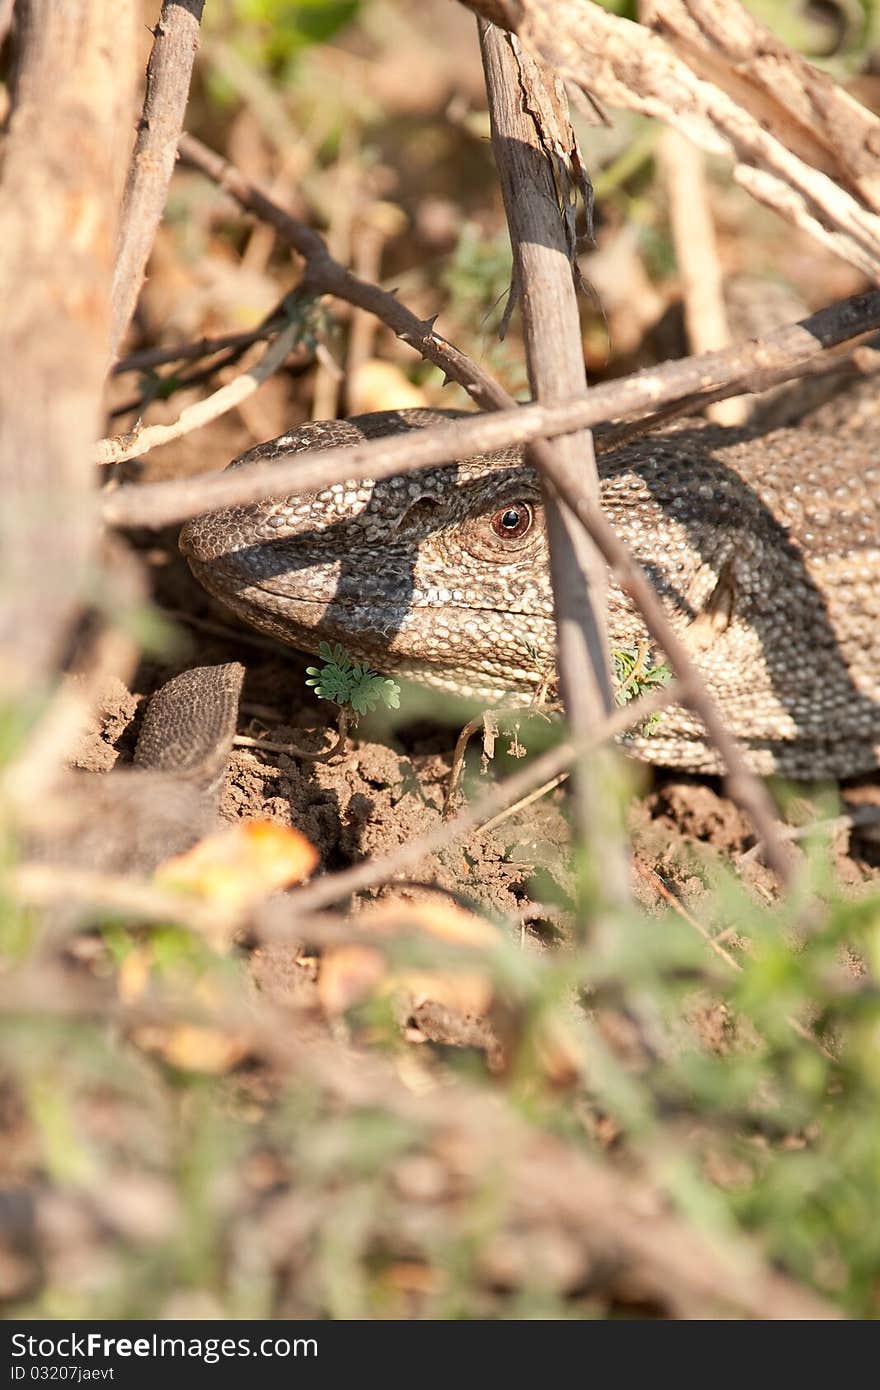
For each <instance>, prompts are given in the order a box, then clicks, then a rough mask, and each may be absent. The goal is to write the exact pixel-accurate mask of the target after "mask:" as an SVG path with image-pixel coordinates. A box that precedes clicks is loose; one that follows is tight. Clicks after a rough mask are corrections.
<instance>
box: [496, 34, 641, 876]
mask: <svg viewBox="0 0 880 1390" xmlns="http://www.w3.org/2000/svg"><path fill="white" fill-rule="evenodd" d="M478 25H479V33H480V48H481V52H482V58H483V71H484V74H485V79H486V91H487V94H488V97H489V114H490V118H491V122H492V148H493V151H494V154H495V164H496V167H497V169H498V174H499V177H500V180H501V189H502V193H503V195H504V208H505V212H506V215H507V225H508V228H509V232H510V242H511V246H512V248H513V288H515V290H516V294H517V298H518V299H519V301H520V304H521V311H522V320H523V332H524V338H525V347H526V359H527V364H528V371H529V381H530V384H531V387H532V394H533V396H534V397H535V399H536V400H544V401H548V402H553V401H559V400H565V399H566V398H568V397H571V396H575V395H577V394H579V393H581V392H584V391H586V386H587V378H586V371H585V369H584V353H583V345H582V343H581V330H580V318H579V314H578V306H577V292H576V286H575V280H574V276H573V273H572V272H573V267H574V265H575V264H576V262H575V247H574V244H573V228H572V227H570V226H569V224H568V223H567V221H566V216H567V215H570V220H571V221H573V207H572V205H571V204H570V203H569V187H568V185H570V184H572V183H573V177H572V172H571V168H570V165H571V163H572V162H574V161H579V153H578V149H577V141H576V139H575V136H574V132H573V131H572V129H571V125H570V122H569V120H568V105H567V102H566V99H565V92H564V90H563V88H562V86H561V84H560V83H558V82H555V80H554V78H553V76H552V74H551V73H547V72H546V71H542V70H541V69H540V68H539V66H538V65H537V64H536V63H534V62H533V61H532V60H531V59H528V58H527V55H525V54H523V52H522V50H521V49H520V48H519V45H518V44H517V42H516V39H515V38H513V37H512V36H511V35H509V34H505V33H502V32H501V31H500V30H498V29H496V28H494V26H492V25H490V24H486V23H485V22H484V21H478ZM560 136H562V137H563V138H562V139H560V138H559V137H560ZM556 146H561V148H562V149H563V150H564V155H560V154H559V153H558V152H557V149H556V148H555V147H556ZM560 185H562V187H560ZM587 196H589V190H587ZM513 288H512V290H511V297H512V296H513ZM527 452H528V455H529V457H530V459H531V461H533V462H534V463H535V464H536V465H537V467H538V474H539V477H540V479H541V486H542V492H543V495H544V513H545V517H546V525H547V541H548V550H549V563H550V582H551V589H552V593H553V609H554V616H555V619H556V634H557V637H556V645H557V669H558V674H559V690H560V694H561V696H562V702H563V705H564V707H565V712H566V715H567V718H568V722H569V726H570V728H571V731H572V734H573V736H574V737H575V738H579V737H582V736H583V735H585V734H586V733H587V732H588V730H590V729H594V728H595V727H596V725H597V724H598V723H599V722H600V720H601V719H602V718H603V716H607V715H608V713H609V711H610V710H611V708H612V705H613V698H612V693H611V679H610V675H609V671H608V632H607V627H606V618H605V602H606V600H605V595H606V589H607V573H606V569H605V565H604V563H603V560H602V556H601V555H600V554H599V552H598V550H597V549H596V547H595V545H594V544H593V542H592V540H591V538H590V535H589V532H588V531H587V530H586V529H585V527H584V526H583V523H582V522H580V521H579V520H578V518H577V516H576V515H575V514H574V513H573V512H572V510H571V507H570V504H569V503H567V502H566V501H564V500H562V499H561V498H560V494H559V492H558V490H557V487H556V486H555V485H554V483H555V480H556V479H557V478H558V477H559V476H565V477H566V479H567V480H568V483H569V486H570V487H571V489H573V490H576V491H577V492H578V494H579V496H580V497H581V499H582V500H583V501H584V503H585V504H586V505H589V506H590V507H591V508H592V509H593V510H596V509H598V505H599V477H598V474H597V471H596V459H595V454H594V451H593V438H592V435H591V434H590V433H589V431H586V430H582V431H580V432H579V433H577V434H571V435H566V436H563V437H562V438H559V439H557V440H555V441H554V442H553V443H549V442H547V441H542V442H541V444H540V445H539V447H538V448H534V447H532V448H531V449H529V450H528V451H527ZM603 783H605V784H607V779H605V778H603V776H602V775H601V773H599V772H598V770H597V769H596V768H595V767H591V766H590V763H589V762H587V761H586V760H582V761H581V762H580V763H579V764H578V765H577V767H576V768H575V772H574V793H575V795H574V813H575V823H576V826H577V830H578V834H579V837H580V840H581V843H582V844H584V845H586V846H589V847H590V851H591V853H592V854H594V855H595V856H596V857H597V862H601V863H602V865H603V875H602V896H603V897H604V898H605V899H606V901H608V902H615V901H617V902H621V901H625V899H626V898H627V896H628V889H629V871H628V867H627V863H626V855H625V852H624V849H623V836H622V832H621V829H620V827H619V826H617V825H615V820H616V817H615V816H614V814H613V812H612V808H611V806H610V805H609V800H608V796H607V795H603V794H602V787H603Z"/></svg>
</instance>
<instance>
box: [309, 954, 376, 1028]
mask: <svg viewBox="0 0 880 1390" xmlns="http://www.w3.org/2000/svg"><path fill="white" fill-rule="evenodd" d="M384 973H385V959H384V957H383V955H382V953H381V951H376V950H374V949H373V947H372V946H336V947H334V948H333V949H332V950H330V951H326V952H325V954H324V956H323V959H322V961H321V968H320V972H319V974H318V999H319V1000H320V1004H321V1008H322V1009H323V1010H324V1012H325V1013H326V1014H342V1013H345V1011H346V1009H350V1008H351V1007H352V1006H353V1005H354V1004H357V1003H360V1001H361V1000H362V999H366V998H367V997H368V995H370V994H371V993H372V991H373V989H374V988H375V987H376V985H377V984H378V983H379V981H380V980H381V978H382V976H383V974H384Z"/></svg>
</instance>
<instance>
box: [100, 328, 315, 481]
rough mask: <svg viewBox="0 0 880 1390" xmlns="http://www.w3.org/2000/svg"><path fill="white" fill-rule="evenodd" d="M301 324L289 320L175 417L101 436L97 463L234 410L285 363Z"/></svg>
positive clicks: (131, 454) (141, 450)
mask: <svg viewBox="0 0 880 1390" xmlns="http://www.w3.org/2000/svg"><path fill="white" fill-rule="evenodd" d="M301 333H302V326H301V324H299V323H289V324H287V326H286V327H285V328H282V329H281V332H280V333H279V334H278V336H277V337H276V339H275V341H274V342H273V343H271V344H270V345H269V347H268V348H267V349H266V351H265V352H264V353H263V355H262V357H261V358H260V359H259V361H258V362H256V363H255V364H254V365H253V366H252V367H249V368H248V369H247V370H246V371H244V372H240V373H239V375H238V376H237V377H235V378H234V379H233V380H232V381H229V382H227V384H226V385H225V386H221V387H220V389H219V390H217V391H215V392H214V393H213V395H210V396H208V397H207V398H206V399H205V400H203V401H194V402H193V404H192V405H188V406H186V407H185V408H184V409H183V410H182V411H181V412H180V414H179V415H178V417H177V419H176V420H172V421H171V422H170V424H167V425H138V427H137V428H136V429H134V430H132V432H131V434H123V435H114V436H111V438H109V439H101V440H99V442H98V444H97V445H96V446H95V459H96V462H98V463H103V464H106V463H122V462H124V460H125V459H133V458H137V457H139V455H141V454H145V453H147V451H148V450H150V449H155V448H157V447H158V446H159V445H160V444H168V443H169V442H170V441H171V440H172V439H180V438H181V437H182V436H183V435H185V434H190V433H191V432H192V431H193V430H198V429H201V428H202V426H203V425H207V424H209V423H210V421H212V420H217V419H219V417H220V416H221V415H225V414H226V413H227V411H230V410H234V409H235V407H236V406H238V405H241V403H242V401H246V400H247V399H248V397H249V396H252V395H253V394H254V392H255V391H258V390H259V388H260V387H261V386H262V384H263V382H264V381H268V379H269V377H270V376H273V375H274V373H275V372H277V371H278V369H279V368H280V367H283V366H284V363H285V362H286V361H287V358H288V357H289V356H290V354H291V352H293V350H294V348H295V347H296V346H297V343H298V341H299V338H300V335H301ZM303 351H307V349H303Z"/></svg>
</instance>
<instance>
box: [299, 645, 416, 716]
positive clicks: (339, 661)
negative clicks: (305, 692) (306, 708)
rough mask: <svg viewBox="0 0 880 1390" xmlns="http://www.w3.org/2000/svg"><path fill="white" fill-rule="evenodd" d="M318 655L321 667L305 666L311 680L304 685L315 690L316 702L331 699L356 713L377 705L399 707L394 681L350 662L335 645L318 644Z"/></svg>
mask: <svg viewBox="0 0 880 1390" xmlns="http://www.w3.org/2000/svg"><path fill="white" fill-rule="evenodd" d="M318 654H319V655H320V657H321V659H322V660H323V662H324V665H323V666H307V667H306V671H307V673H308V675H309V676H310V677H311V679H310V680H307V681H306V685H310V686H312V687H313V688H314V691H315V694H316V695H317V697H318V699H319V700H333V701H335V703H336V704H337V705H343V706H345V705H350V706H351V708H352V709H353V710H354V712H355V714H367V713H368V712H369V711H372V710H374V709H375V708H376V706H377V705H378V704H380V703H381V704H383V705H385V706H386V707H387V708H388V709H399V708H400V686H399V685H398V684H397V681H393V680H389V679H388V677H387V676H380V675H379V673H378V671H374V670H372V668H371V667H369V666H366V665H364V664H363V663H362V662H356V661H352V659H351V657H350V656H349V654H348V652H347V651H346V650H345V648H344V647H341V646H340V645H339V643H338V642H336V643H334V644H333V646H332V647H331V646H330V643H329V642H321V643H320V644H319V646H318Z"/></svg>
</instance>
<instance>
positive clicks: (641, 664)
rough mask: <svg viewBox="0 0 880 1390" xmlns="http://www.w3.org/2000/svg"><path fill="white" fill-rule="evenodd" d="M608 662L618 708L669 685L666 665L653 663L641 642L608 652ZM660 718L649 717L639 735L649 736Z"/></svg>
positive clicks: (669, 679) (659, 716)
mask: <svg viewBox="0 0 880 1390" xmlns="http://www.w3.org/2000/svg"><path fill="white" fill-rule="evenodd" d="M611 661H612V664H613V667H614V679H615V683H616V684H615V691H614V698H615V700H616V701H617V703H618V704H619V705H626V704H629V702H630V700H636V699H638V697H639V696H640V695H646V694H648V693H649V692H650V691H651V690H656V689H657V687H658V686H662V685H668V684H669V682H670V681H671V679H672V672H671V670H670V669H669V667H668V666H667V665H666V663H665V662H654V661H652V659H651V657H650V656H649V655H648V651H647V647H646V645H645V644H644V643H640V644H639V646H637V647H615V648H614V649H613V650H612V652H611ZM662 718H663V716H662V714H660V713H657V714H652V715H649V717H648V718H647V719H646V720H645V722H644V724H643V726H642V732H643V733H648V732H649V731H650V730H651V729H653V728H654V726H655V725H656V724H658V723H659V722H660V720H661V719H662Z"/></svg>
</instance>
